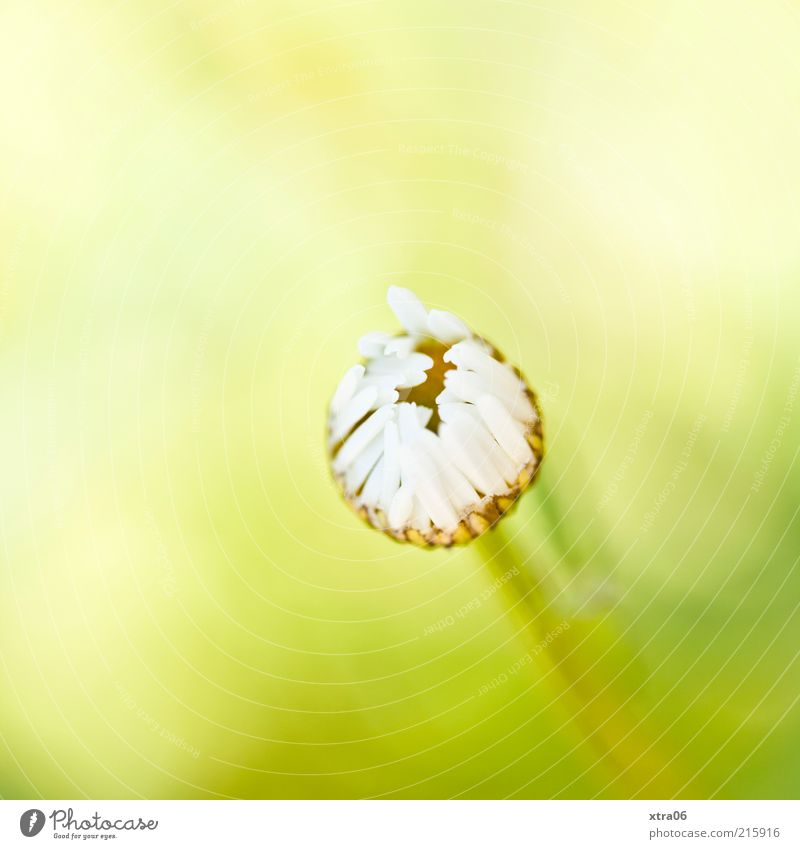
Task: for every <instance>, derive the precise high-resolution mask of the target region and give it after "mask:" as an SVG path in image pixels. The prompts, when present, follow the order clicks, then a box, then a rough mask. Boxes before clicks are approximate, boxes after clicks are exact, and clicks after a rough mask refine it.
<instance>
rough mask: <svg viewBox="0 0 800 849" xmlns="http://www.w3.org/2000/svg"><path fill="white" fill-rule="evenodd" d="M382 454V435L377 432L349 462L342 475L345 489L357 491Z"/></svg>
mask: <svg viewBox="0 0 800 849" xmlns="http://www.w3.org/2000/svg"><path fill="white" fill-rule="evenodd" d="M382 454H383V435H382V434H380V433H379V434H378V435H377V436H376V437H375V438H374V439H373V440H372V441H371V442H370V444H369V445H367V447H366V448H365V449H364V450H363V451H362V452H361V453H360V454H359V455H358V457H356V459H355V460H353V462H352V463H351V464H350V466H349V467H348V469H347V471H346V472H345V476H344V487H345V491H346V492H349V493H356V492H358V490H359V488H360V487H361V485H362V484H363V483H364V481H365V480H366V479H367V475H368V474H369V473H370V472H371V471H372V469H373V468H374V466H375V464H376V463H377V462H378V460H379V459H380V457H381V455H382Z"/></svg>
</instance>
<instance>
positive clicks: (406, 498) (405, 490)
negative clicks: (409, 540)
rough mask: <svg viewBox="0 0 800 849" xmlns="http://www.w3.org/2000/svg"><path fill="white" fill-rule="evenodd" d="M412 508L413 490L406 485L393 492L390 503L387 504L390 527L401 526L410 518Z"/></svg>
mask: <svg viewBox="0 0 800 849" xmlns="http://www.w3.org/2000/svg"><path fill="white" fill-rule="evenodd" d="M413 509H414V490H413V489H412V488H411V487H410V486H408V485H406V484H403V486H401V487H400V489H398V490H397V492H396V493H395V494H394V498H393V499H392V503H391V505H390V506H389V515H388V516H387V518H388V520H389V527H390V528H402V527H403V526H404V525H405V524H406V523H407V522H408V520H409V519H410V518H411V511H412V510H413Z"/></svg>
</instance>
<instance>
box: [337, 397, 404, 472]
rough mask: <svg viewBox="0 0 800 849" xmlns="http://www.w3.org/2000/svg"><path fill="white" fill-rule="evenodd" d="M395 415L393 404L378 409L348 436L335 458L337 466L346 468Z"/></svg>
mask: <svg viewBox="0 0 800 849" xmlns="http://www.w3.org/2000/svg"><path fill="white" fill-rule="evenodd" d="M393 416H394V408H393V407H392V406H387V407H381V408H380V409H379V410H376V411H375V412H374V413H373V414H372V415H371V416H370V417H369V418H368V419H367V420H366V421H365V422H364V423H363V424H362V425H360V426H359V427H358V428H357V429H356V430H355V431H353V433H352V434H351V435H350V436H349V437H348V438H347V441H346V442H345V443H344V445H342V447H341V449H340V450H339V453H338V454H337V455H336V459H335V460H334V464H335V466H334V467H335V468H341V469H345V468H347V466H349V465H350V463H352V462H353V460H355V458H356V457H358V455H359V454H360V453H361V452H362V451H363V450H364V449H365V448H366V447H367V445H369V443H370V442H372V440H373V439H374V438H375V437H376V436H377V435H378V434H379V433H380V432H381V431H382V430H383V428H384V425H385V424H386V422H388V421H389V419H391V418H392V417H393Z"/></svg>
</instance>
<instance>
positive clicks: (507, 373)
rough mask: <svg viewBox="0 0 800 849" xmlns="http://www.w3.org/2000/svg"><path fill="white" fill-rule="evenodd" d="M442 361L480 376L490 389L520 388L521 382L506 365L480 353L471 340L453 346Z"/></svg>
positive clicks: (482, 352) (510, 389)
mask: <svg viewBox="0 0 800 849" xmlns="http://www.w3.org/2000/svg"><path fill="white" fill-rule="evenodd" d="M444 360H445V362H448V363H453V364H454V365H457V366H459V367H460V368H465V369H470V370H471V371H474V372H476V373H477V374H479V375H481V377H483V378H484V379H485V380H486V381H487V382H488V383H489V386H491V387H492V389H494V388H495V387H498V388H505V389H507V390H508V391H510V392H513V391H515V390H519V389H520V388H522V385H523V384H522V381H521V380H520V379H519V378H518V377H517V375H516V374H515V373H514V372H513V371H512V370H511V369H510V368H509V367H508V366H507V365H505V364H504V363H500V362H498V361H497V360H496V359H494V357H492V356H490V355H489V354H488V353H487V352H486V351H482V350H481V349H480V348H479V347H478V346H477V345H475V344H474V343H473V341H472V340H471V339H467V340H465V341H463V342H458V343H456V344H455V345H453V347H452V348H450V349H449V350H448V351H447V353H446V354H445V355H444Z"/></svg>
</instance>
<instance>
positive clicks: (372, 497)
mask: <svg viewBox="0 0 800 849" xmlns="http://www.w3.org/2000/svg"><path fill="white" fill-rule="evenodd" d="M389 424H391V422H389ZM387 426H388V425H387ZM385 468H386V457H385V455H384V456H383V457H381V459H380V460H378V462H377V464H376V465H375V468H374V469H373V470H372V471H371V472H370V473H369V477H368V478H367V482H366V483H365V484H364V489H363V490H362V491H361V496H360V498H359V502H360V503H361V504H366V505H367V506H368V507H375V505H376V504H377V503H378V499H379V498H380V493H381V489H382V487H383V476H384V469H385Z"/></svg>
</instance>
